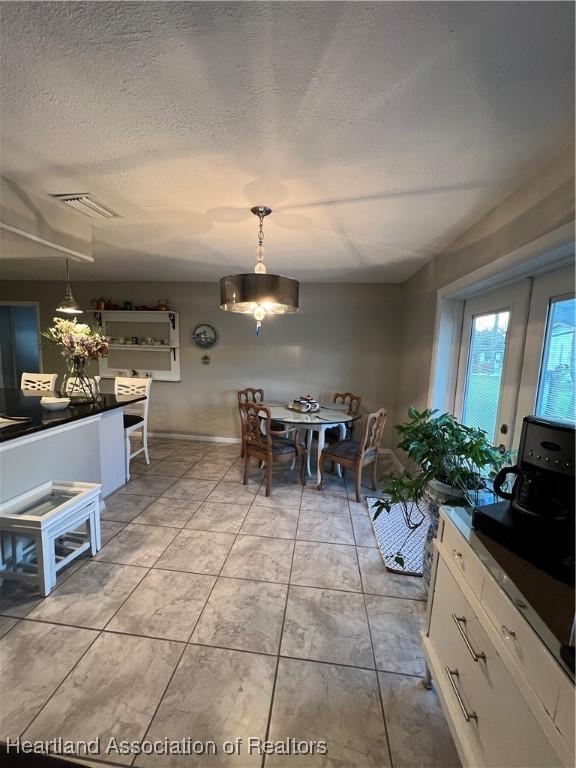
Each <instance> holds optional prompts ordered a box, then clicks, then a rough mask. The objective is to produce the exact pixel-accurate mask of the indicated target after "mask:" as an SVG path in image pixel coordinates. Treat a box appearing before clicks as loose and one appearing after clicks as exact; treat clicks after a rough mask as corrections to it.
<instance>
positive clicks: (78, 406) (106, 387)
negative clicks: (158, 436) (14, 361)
mask: <svg viewBox="0 0 576 768" xmlns="http://www.w3.org/2000/svg"><path fill="white" fill-rule="evenodd" d="M101 390H102V392H101V394H100V395H99V397H98V400H97V401H96V402H94V403H82V402H80V399H79V398H74V397H73V398H72V400H71V402H70V405H69V406H68V408H66V409H65V410H63V411H47V410H45V409H44V408H42V406H41V405H40V398H41V397H42V396H43V395H48V396H60V394H61V393H60V392H38V393H33V394H32V393H26V394H24V393H23V392H22V390H21V389H1V388H0V416H1V417H6V418H11V417H12V418H15V417H27V418H28V419H29V420H27V421H22V422H21V423H19V424H15V425H14V426H9V427H3V428H2V429H0V443H5V442H7V441H8V440H14V439H15V438H17V437H22V436H24V435H31V434H33V433H34V432H40V431H42V430H44V429H51V428H52V427H59V426H61V425H62V424H68V423H69V422H72V421H79V420H80V419H86V418H88V417H89V416H97V415H98V414H99V413H105V412H106V411H112V410H114V409H115V408H122V407H123V406H124V405H130V404H131V403H137V402H139V401H140V400H145V399H146V398H145V397H144V396H142V395H139V396H135V395H130V396H120V395H118V396H116V395H115V394H114V382H113V381H112V380H110V381H104V382H101ZM75 401H76V402H75Z"/></svg>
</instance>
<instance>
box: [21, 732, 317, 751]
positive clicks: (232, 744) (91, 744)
mask: <svg viewBox="0 0 576 768" xmlns="http://www.w3.org/2000/svg"><path fill="white" fill-rule="evenodd" d="M102 747H103V749H102ZM6 752H7V753H9V752H11V753H20V754H32V753H34V754H44V755H46V754H52V755H77V756H85V755H93V756H94V755H217V754H219V753H223V754H225V755H240V754H245V753H246V754H248V755H327V754H328V744H327V743H326V741H325V740H324V739H318V740H315V741H305V740H302V739H296V738H292V737H287V738H285V739H282V740H281V741H265V740H263V739H260V738H258V737H256V736H248V737H247V738H246V739H242V738H241V737H237V738H234V739H230V740H227V741H223V742H222V743H221V745H220V746H218V744H216V742H215V741H209V740H208V741H199V740H195V739H192V738H183V739H167V738H166V739H156V740H143V741H127V740H122V739H117V738H115V737H114V736H112V737H110V738H109V739H108V740H107V741H105V742H103V740H102V739H100V738H96V739H90V740H88V741H81V740H79V741H72V740H70V739H64V738H62V737H56V738H54V739H49V740H47V741H32V740H27V739H20V738H17V739H7V741H6Z"/></svg>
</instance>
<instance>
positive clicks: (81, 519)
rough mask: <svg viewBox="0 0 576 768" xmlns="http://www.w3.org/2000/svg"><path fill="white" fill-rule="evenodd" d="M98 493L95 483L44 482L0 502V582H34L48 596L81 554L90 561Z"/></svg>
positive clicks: (95, 543)
mask: <svg viewBox="0 0 576 768" xmlns="http://www.w3.org/2000/svg"><path fill="white" fill-rule="evenodd" d="M101 490H102V486H101V485H100V484H98V483H78V482H51V481H49V482H47V483H42V484H41V485H38V486H36V487H35V488H32V489H31V490H29V491H26V492H25V493H22V494H19V495H18V496H15V497H14V498H12V499H8V500H7V501H4V502H2V503H1V504H0V579H14V580H19V581H26V580H28V581H29V580H34V581H37V583H38V587H39V589H40V592H41V593H42V594H43V595H48V594H49V593H50V592H51V591H52V589H53V588H54V586H55V584H56V576H57V574H58V571H60V570H61V569H62V568H64V567H65V566H66V565H68V563H70V562H71V561H72V560H74V559H75V558H77V557H79V556H80V555H81V554H82V553H83V552H86V551H87V550H90V554H91V555H95V554H96V552H98V550H99V549H100V548H101V546H102V543H101V537H100V494H101ZM82 526H84V530H82V529H81V527H82Z"/></svg>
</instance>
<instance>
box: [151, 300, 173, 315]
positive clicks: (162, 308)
mask: <svg viewBox="0 0 576 768" xmlns="http://www.w3.org/2000/svg"><path fill="white" fill-rule="evenodd" d="M154 309H156V310H158V312H168V310H169V309H170V300H169V299H158V301H157V302H156V306H155V307H154Z"/></svg>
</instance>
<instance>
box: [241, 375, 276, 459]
mask: <svg viewBox="0 0 576 768" xmlns="http://www.w3.org/2000/svg"><path fill="white" fill-rule="evenodd" d="M262 402H264V390H263V389H256V388H255V387H246V389H240V390H238V409H239V410H240V411H241V408H242V405H243V404H244V403H262ZM240 422H242V412H240ZM272 433H273V434H277V435H286V426H285V425H284V424H282V423H281V422H279V421H274V420H272ZM240 458H241V459H242V458H244V440H242V444H241V446H240Z"/></svg>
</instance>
